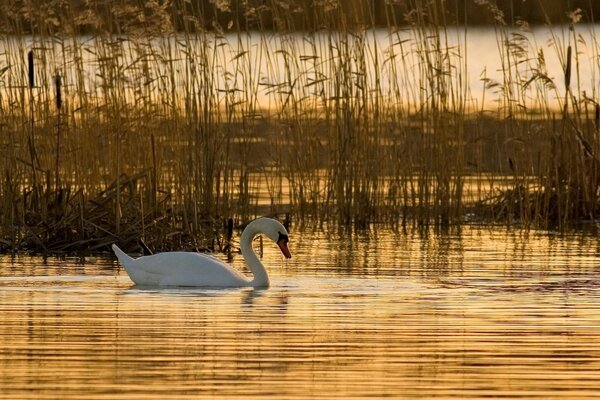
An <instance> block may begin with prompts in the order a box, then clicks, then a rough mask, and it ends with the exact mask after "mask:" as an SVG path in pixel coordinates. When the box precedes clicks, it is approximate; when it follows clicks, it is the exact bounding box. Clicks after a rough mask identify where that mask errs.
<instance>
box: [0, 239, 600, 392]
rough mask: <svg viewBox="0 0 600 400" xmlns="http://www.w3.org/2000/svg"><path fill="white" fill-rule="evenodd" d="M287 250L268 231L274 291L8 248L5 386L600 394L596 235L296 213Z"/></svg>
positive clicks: (1, 310)
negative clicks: (162, 278)
mask: <svg viewBox="0 0 600 400" xmlns="http://www.w3.org/2000/svg"><path fill="white" fill-rule="evenodd" d="M290 248H291V250H292V252H293V254H294V257H293V258H292V259H291V260H289V261H285V262H284V261H282V259H281V256H280V255H279V254H278V253H277V251H276V248H275V247H273V246H271V245H270V244H268V243H266V242H265V254H264V258H263V260H264V262H265V264H266V265H267V268H268V269H269V271H270V273H271V277H272V287H271V288H270V289H268V290H251V289H232V290H205V289H141V288H136V287H134V286H132V284H131V282H130V281H129V279H128V278H127V276H126V275H125V273H124V271H123V270H122V269H121V268H119V267H118V266H117V265H116V264H115V263H114V262H113V261H112V259H110V258H97V259H88V260H86V262H85V263H83V264H82V263H81V262H78V260H75V259H67V260H56V259H49V260H47V261H46V262H44V261H43V260H42V259H40V258H30V257H24V256H22V257H21V256H20V257H17V258H14V259H11V258H8V257H7V258H3V259H1V260H0V398H2V399H22V398H28V399H47V398H56V399H101V398H105V399H109V398H123V399H149V398H160V399H176V398H186V399H187V398H219V399H221V398H240V399H241V398H243V399H252V398H261V399H264V398H274V399H285V398H297V399H305V398H344V399H349V398H368V397H371V398H382V397H389V398H432V397H435V398H483V397H491V398H498V397H503V398H521V397H522V398H525V397H526V398H544V399H547V398H569V399H571V398H591V397H600V275H599V273H600V268H599V266H598V265H599V262H598V261H599V260H598V258H599V257H598V251H599V249H598V244H597V240H596V239H595V237H593V236H585V235H580V234H572V235H566V236H563V237H559V236H556V235H552V234H548V233H530V234H528V235H525V234H521V233H513V232H511V231H507V229H506V228H474V227H469V228H463V229H461V230H457V231H451V232H446V233H436V232H428V233H427V234H419V233H406V232H396V231H392V230H389V229H385V228H378V229H373V230H371V231H369V232H362V233H352V232H343V231H342V232H338V231H335V232H328V231H327V230H325V231H311V230H300V229H292V230H291V242H290ZM232 262H233V264H234V265H235V266H237V267H242V265H243V261H242V259H241V256H239V255H235V256H234V257H233V260H232Z"/></svg>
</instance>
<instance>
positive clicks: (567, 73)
mask: <svg viewBox="0 0 600 400" xmlns="http://www.w3.org/2000/svg"><path fill="white" fill-rule="evenodd" d="M572 52H573V49H572V48H571V46H569V47H567V68H565V88H566V89H567V90H569V88H570V87H571V53H572Z"/></svg>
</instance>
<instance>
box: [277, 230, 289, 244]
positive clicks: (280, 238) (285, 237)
mask: <svg viewBox="0 0 600 400" xmlns="http://www.w3.org/2000/svg"><path fill="white" fill-rule="evenodd" d="M277 233H279V237H278V238H277V242H278V243H279V242H281V241H282V240H283V242H284V243H287V242H289V241H290V239H289V238H288V235H284V234H283V233H281V232H277Z"/></svg>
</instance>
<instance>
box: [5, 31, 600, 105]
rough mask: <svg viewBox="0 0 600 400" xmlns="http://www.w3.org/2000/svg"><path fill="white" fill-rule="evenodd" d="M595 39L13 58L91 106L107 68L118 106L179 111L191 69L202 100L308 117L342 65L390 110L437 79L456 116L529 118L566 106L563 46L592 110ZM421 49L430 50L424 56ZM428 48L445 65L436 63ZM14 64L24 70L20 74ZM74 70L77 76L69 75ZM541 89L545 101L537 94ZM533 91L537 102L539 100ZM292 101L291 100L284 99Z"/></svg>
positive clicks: (361, 41) (411, 36)
mask: <svg viewBox="0 0 600 400" xmlns="http://www.w3.org/2000/svg"><path fill="white" fill-rule="evenodd" d="M599 34H600V25H593V24H587V25H586V24H578V25H576V26H575V29H574V30H573V31H570V30H569V26H567V25H564V26H560V25H557V26H552V27H551V28H548V27H545V26H533V27H528V29H516V28H506V29H505V30H504V31H502V30H495V29H494V28H492V27H468V28H465V27H460V26H459V27H453V26H450V27H447V29H446V31H445V32H442V33H441V34H439V35H438V34H433V32H432V33H431V34H427V33H426V32H423V31H417V30H412V29H410V28H403V29H399V30H397V31H394V30H388V29H376V30H368V31H362V32H355V33H353V34H341V33H336V32H325V31H319V32H312V33H309V32H299V33H290V34H285V35H284V34H281V33H272V32H262V33H261V32H243V33H240V34H237V33H226V34H222V35H221V34H218V35H213V34H211V33H208V34H207V35H206V36H198V37H195V36H192V37H191V38H184V37H169V38H166V39H148V38H128V37H126V36H124V37H118V38H113V39H112V40H110V39H108V38H104V39H98V38H94V37H89V36H81V37H78V38H76V39H75V40H71V39H67V40H64V41H61V40H58V39H57V38H52V39H51V40H48V41H47V42H44V43H40V42H39V38H36V39H35V42H34V43H32V40H33V39H32V38H28V39H27V40H26V41H25V43H24V47H25V48H31V47H33V48H35V49H36V52H37V53H36V54H38V57H41V54H42V53H44V62H45V63H46V64H42V65H37V66H36V68H44V66H45V68H46V71H45V73H44V74H41V76H42V77H43V78H44V77H45V78H48V77H52V76H54V74H55V73H56V72H57V71H58V72H60V73H61V74H62V76H63V84H64V86H65V87H69V86H73V87H77V88H78V90H79V91H81V90H84V91H85V92H86V93H87V95H86V96H90V95H91V96H101V94H102V93H103V92H104V90H105V89H106V85H107V81H105V80H106V79H109V78H106V77H104V76H103V75H102V73H99V71H101V70H102V68H101V66H106V65H108V66H109V67H108V68H109V69H110V68H114V67H115V64H114V63H115V62H116V63H118V65H120V66H121V69H119V71H120V72H119V73H120V74H121V75H119V76H118V77H111V78H110V79H115V82H118V87H119V90H120V91H121V92H122V93H121V95H123V94H124V95H127V96H129V98H130V101H131V102H132V103H135V102H136V99H138V97H136V96H135V95H134V93H137V92H139V91H140V90H143V91H144V93H146V92H147V93H148V96H149V98H151V99H154V101H157V102H158V103H159V104H162V103H161V102H162V101H165V96H171V95H173V96H174V97H173V98H172V99H170V100H169V101H172V102H174V103H175V104H179V103H181V102H182V100H181V99H180V98H179V97H178V96H180V95H182V93H185V92H186V91H187V90H189V89H190V88H195V87H197V85H198V84H199V79H200V78H202V79H204V78H205V77H203V76H202V74H201V73H200V70H203V68H207V69H208V70H209V71H210V73H208V75H209V76H210V77H211V79H214V81H212V80H211V81H210V82H209V86H210V85H213V86H214V87H212V86H211V87H212V89H213V90H214V91H215V93H213V94H212V95H213V96H216V98H218V99H219V102H223V103H226V104H229V103H230V102H234V103H235V104H237V102H246V101H249V102H252V103H253V104H254V105H256V106H257V107H256V109H278V110H279V111H281V110H280V108H282V107H283V108H285V105H286V104H287V103H288V102H289V101H290V99H292V100H291V101H292V102H294V101H301V99H304V100H305V99H307V98H311V97H313V96H317V97H318V98H320V100H319V101H316V102H315V101H313V102H311V103H310V104H311V105H312V106H313V107H314V106H315V105H318V104H320V101H325V99H331V98H332V97H333V96H338V95H339V93H338V92H337V91H339V87H338V84H336V82H337V79H338V78H339V75H340V73H341V68H342V64H344V65H345V66H344V68H348V69H349V72H350V74H351V75H352V76H355V77H356V79H357V81H356V82H354V81H353V82H352V85H355V86H356V87H357V88H360V87H361V85H363V83H361V82H363V80H364V84H366V85H367V87H368V88H370V89H369V92H370V93H371V94H372V93H373V92H378V93H380V95H382V96H383V97H384V98H385V97H386V96H389V97H390V99H389V100H390V101H391V102H392V103H393V104H397V103H399V102H404V103H407V104H411V106H412V107H416V108H417V109H419V108H420V107H421V106H422V104H423V102H424V101H427V99H426V98H424V97H423V96H427V95H431V94H432V92H435V90H436V89H434V88H432V87H426V86H429V85H430V84H431V79H433V78H432V77H433V76H435V75H436V74H437V73H438V72H439V73H441V74H442V75H443V78H440V81H444V82H445V84H444V85H445V86H444V85H443V86H444V87H445V90H450V91H452V92H453V93H454V96H453V97H459V98H462V100H463V101H464V105H465V107H466V108H467V109H474V110H476V111H496V110H497V109H498V108H500V109H502V108H503V107H504V106H505V103H504V102H503V94H502V93H503V91H504V92H510V93H512V95H511V96H512V100H511V101H513V102H517V103H518V104H519V105H520V106H523V105H525V106H527V107H528V108H531V107H540V106H542V105H544V106H545V105H546V102H547V104H548V105H549V106H550V107H557V106H558V100H559V99H564V96H565V85H564V82H565V77H564V71H565V65H566V54H567V47H568V46H572V47H573V49H574V51H573V66H574V67H573V74H572V77H571V88H572V90H573V93H575V94H576V95H577V96H579V95H583V92H585V93H586V96H587V97H588V98H591V99H594V100H595V101H598V100H599V99H598V98H597V92H598V88H599V86H600V81H599V76H600V64H599V62H598V54H599V53H600V46H599V45H598V37H599ZM438 37H439V38H440V40H439V41H438V40H437V38H438ZM427 40H429V41H430V42H428V44H427V45H426V44H425V43H426V42H427ZM438 42H439V45H438ZM507 43H510V45H507ZM21 47H22V45H21V44H20V43H16V41H15V39H13V38H10V37H7V38H5V39H4V40H1V39H0V65H2V64H6V65H9V66H11V68H10V69H9V70H8V72H7V74H8V75H11V74H12V76H13V77H12V79H14V80H15V81H19V79H24V78H23V77H25V76H26V74H25V71H24V70H22V69H19V65H13V64H15V59H16V60H19V59H20V58H22V57H24V54H20V53H19V52H20V51H21V50H20V49H21ZM439 49H442V51H443V53H444V54H445V56H444V57H437V55H436V52H437V50H439ZM142 60H143V62H142ZM437 63H440V64H443V65H437ZM25 65H26V63H25V60H24V59H23V64H22V65H21V66H20V67H23V68H24V66H25ZM82 67H83V70H84V73H83V75H82V74H81V73H80V72H81V71H79V70H78V69H80V68H82ZM436 69H438V70H439V71H438V72H430V74H429V75H427V76H426V75H424V71H427V70H429V71H436ZM358 76H360V79H361V81H360V82H359V80H358V79H359V78H358ZM542 76H543V79H541V78H540V77H542ZM536 77H538V78H539V79H536ZM167 78H169V79H167ZM436 79H437V78H436ZM433 80H435V79H433ZM109 81H110V82H111V85H112V84H116V83H115V82H113V81H112V80H109ZM550 81H551V82H552V83H553V85H554V87H555V88H556V90H553V89H548V83H549V82H550ZM486 82H487V84H489V87H486V85H487V84H486ZM348 84H350V83H348ZM39 85H40V87H46V88H50V89H51V90H53V89H52V87H53V86H52V85H53V82H52V81H51V80H50V79H48V80H47V82H44V81H43V79H42V80H41V81H40V82H39ZM203 85H204V84H203ZM538 85H539V86H538ZM202 87H204V86H202ZM543 87H545V88H546V90H547V92H546V94H545V95H543V96H541V97H540V93H541V92H544V90H541V89H540V88H543ZM174 89H176V90H174ZM538 90H540V91H538ZM136 91H137V92H136ZM75 92H77V91H75ZM177 92H180V93H179V94H178V95H177ZM292 94H293V98H292V97H289V96H291V95H292ZM246 95H247V96H249V97H250V98H248V97H247V96H246ZM138 96H139V93H138ZM540 101H541V103H539V102H540ZM76 103H77V102H76ZM181 105H183V103H181Z"/></svg>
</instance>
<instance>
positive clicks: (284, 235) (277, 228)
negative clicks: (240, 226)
mask: <svg viewBox="0 0 600 400" xmlns="http://www.w3.org/2000/svg"><path fill="white" fill-rule="evenodd" d="M252 224H256V225H258V227H257V228H258V230H259V231H260V232H262V233H264V234H265V235H266V236H267V237H268V238H269V239H271V240H272V241H274V242H275V243H277V246H279V249H280V250H281V252H282V253H283V255H284V257H285V258H292V254H291V253H290V250H289V249H288V245H287V244H288V242H289V235H288V232H287V230H286V229H285V227H284V226H283V225H282V224H281V222H279V221H277V220H274V219H272V218H258V219H256V220H254V221H253V222H252Z"/></svg>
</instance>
